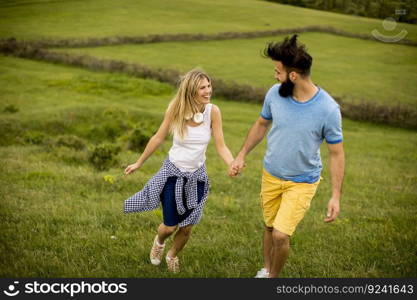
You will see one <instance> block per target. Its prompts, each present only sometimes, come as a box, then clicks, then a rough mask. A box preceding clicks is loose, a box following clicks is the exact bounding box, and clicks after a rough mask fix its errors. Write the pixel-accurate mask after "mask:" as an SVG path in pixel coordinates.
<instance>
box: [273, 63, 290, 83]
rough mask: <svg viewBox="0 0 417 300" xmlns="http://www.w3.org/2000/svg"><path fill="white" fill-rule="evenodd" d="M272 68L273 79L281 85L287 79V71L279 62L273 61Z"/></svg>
mask: <svg viewBox="0 0 417 300" xmlns="http://www.w3.org/2000/svg"><path fill="white" fill-rule="evenodd" d="M274 67H275V68H274V71H275V75H274V77H275V79H276V80H278V81H279V82H281V83H283V82H284V81H285V80H286V78H287V71H286V70H285V67H284V65H283V64H282V62H280V61H274Z"/></svg>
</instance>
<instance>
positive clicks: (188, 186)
mask: <svg viewBox="0 0 417 300" xmlns="http://www.w3.org/2000/svg"><path fill="white" fill-rule="evenodd" d="M172 176H176V177H178V179H177V182H176V184H175V203H176V206H177V211H178V214H179V215H182V214H184V213H185V211H186V208H185V207H184V204H183V200H182V195H183V192H184V194H185V199H186V204H187V208H188V209H193V211H192V212H191V214H190V215H189V216H188V217H187V218H186V219H185V220H184V221H182V222H181V223H179V226H180V227H184V226H187V225H191V224H197V223H198V222H199V221H200V219H201V216H202V214H203V208H204V205H205V203H206V201H207V198H208V192H209V189H210V182H209V179H208V176H207V171H206V166H205V165H202V166H201V167H200V168H199V169H198V170H196V171H194V172H192V173H190V172H181V171H180V170H179V169H178V168H177V167H176V166H175V165H174V164H173V163H172V162H171V161H170V160H169V159H166V160H165V161H164V163H163V164H162V167H161V169H160V170H159V171H158V173H156V174H155V175H154V176H153V177H152V178H151V179H150V180H149V181H148V182H147V183H146V185H145V186H144V187H143V189H142V190H140V191H139V192H137V193H136V194H134V195H133V196H131V197H130V198H129V199H127V200H126V201H125V205H124V212H125V213H131V212H143V211H149V210H153V209H156V208H158V207H159V205H160V203H161V198H160V195H161V193H162V190H163V188H164V186H165V183H166V181H167V179H168V177H172ZM184 178H187V182H186V183H185V185H184ZM197 181H202V182H204V194H203V198H202V199H201V201H200V203H198V196H197ZM183 189H185V190H184V191H183Z"/></svg>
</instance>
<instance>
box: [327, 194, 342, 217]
mask: <svg viewBox="0 0 417 300" xmlns="http://www.w3.org/2000/svg"><path fill="white" fill-rule="evenodd" d="M339 212H340V201H339V199H337V198H335V197H332V198H331V199H330V200H329V203H328V204H327V215H326V218H324V222H326V223H330V222H333V221H334V220H335V219H336V218H337V216H338V215H339Z"/></svg>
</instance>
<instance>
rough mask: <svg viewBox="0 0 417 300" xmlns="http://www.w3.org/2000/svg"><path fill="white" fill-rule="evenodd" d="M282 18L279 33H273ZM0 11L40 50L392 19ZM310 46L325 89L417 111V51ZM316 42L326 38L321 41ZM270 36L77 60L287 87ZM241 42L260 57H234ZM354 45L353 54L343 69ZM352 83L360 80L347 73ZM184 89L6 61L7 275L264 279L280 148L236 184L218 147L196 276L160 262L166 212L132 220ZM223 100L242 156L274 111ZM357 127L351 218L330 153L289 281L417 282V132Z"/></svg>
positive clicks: (193, 262) (3, 25) (194, 11)
mask: <svg viewBox="0 0 417 300" xmlns="http://www.w3.org/2000/svg"><path fill="white" fill-rule="evenodd" d="M80 3H81V2H80ZM277 15H279V16H280V19H279V26H278V25H277V26H275V25H274V24H276V23H274V22H273V21H276V20H277V18H276V16H277ZM0 16H1V17H0V36H1V37H11V36H15V37H18V38H22V39H30V40H36V39H38V38H44V37H49V38H71V37H74V38H82V37H106V36H115V35H145V34H156V33H158V34H160V33H181V32H194V33H198V32H202V33H213V32H224V31H226V30H225V29H227V31H229V30H230V31H253V30H265V28H272V27H273V28H275V27H282V26H281V25H282V24H284V25H285V26H284V27H285V28H291V27H297V26H305V25H310V24H312V25H316V24H321V25H329V26H334V27H336V28H341V29H344V30H348V31H352V32H358V33H369V32H370V30H372V28H375V26H380V24H381V21H380V20H376V19H367V18H359V17H353V16H344V15H339V14H333V13H326V12H322V11H314V10H308V9H302V8H293V7H290V6H286V5H277V4H274V3H268V2H265V1H250V0H242V1H240V3H239V6H236V5H235V4H234V2H233V1H226V0H218V1H215V2H214V1H213V2H206V1H197V0H181V1H175V4H174V2H173V1H162V0H158V1H152V2H149V1H141V2H138V1H133V0H128V1H124V2H123V5H118V6H115V5H114V3H113V2H112V1H109V0H103V1H100V5H98V2H96V1H83V2H82V9H79V8H78V7H77V6H76V5H74V2H65V1H56V2H48V3H47V2H46V1H45V4H44V3H43V1H36V2H33V3H29V2H28V1H14V2H8V1H0ZM167 20H172V22H167ZM35 25H36V26H35ZM400 25H401V26H402V27H404V28H407V30H408V31H409V36H408V38H410V39H415V40H417V26H413V25H408V24H400ZM301 37H302V39H303V41H305V42H306V44H308V46H309V48H311V51H312V54H313V56H314V57H317V65H316V66H317V69H314V70H313V72H314V78H315V77H316V76H317V77H318V79H317V80H318V81H319V82H318V83H319V84H320V85H323V86H324V87H326V88H327V89H329V90H330V91H331V92H332V93H333V92H334V93H336V94H338V95H340V96H343V97H346V99H351V100H357V101H360V100H362V99H364V100H368V101H371V100H372V101H374V100H375V101H378V102H379V101H380V102H379V103H390V99H391V98H394V95H401V100H400V99H398V101H404V102H403V103H404V104H406V105H408V106H410V107H415V106H416V101H415V97H414V98H413V96H414V95H415V92H416V91H415V86H416V84H415V83H416V79H415V71H414V70H415V68H416V65H415V50H414V49H415V48H414V47H409V46H401V45H387V44H380V43H376V42H372V41H363V40H356V39H351V38H342V37H336V36H330V35H327V34H319V33H305V34H302V35H301ZM317 39H319V40H320V41H322V43H319V44H317V43H314V41H315V40H317ZM266 40H269V39H268V38H258V39H241V40H230V41H207V42H184V43H161V44H152V45H151V44H149V45H142V46H133V45H123V46H118V47H100V48H91V49H87V48H84V49H76V50H69V49H64V50H62V51H74V52H76V53H88V54H89V55H92V56H97V57H107V58H117V59H120V60H124V61H131V62H140V63H144V64H147V65H150V66H157V67H158V66H162V67H172V68H175V69H178V70H181V71H185V70H188V69H189V68H191V67H195V66H200V67H202V68H204V69H206V70H207V71H208V72H209V73H210V74H214V75H215V76H216V77H219V78H221V79H225V80H235V81H237V82H240V83H248V82H250V83H251V84H256V85H259V86H262V87H267V86H268V85H271V84H273V83H274V82H273V79H272V68H271V65H270V62H268V61H267V60H265V59H262V58H261V57H260V56H259V49H262V48H263V45H264V43H265V41H266ZM310 45H311V46H310ZM259 46H261V47H259ZM326 46H327V47H326ZM237 47H238V48H239V57H240V58H245V59H241V60H239V61H238V60H237V58H236V57H234V52H233V49H236V48H237ZM346 48H347V49H349V50H350V52H349V54H347V55H346V57H345V56H341V58H340V59H338V60H335V59H332V57H334V56H335V55H337V54H338V53H341V52H342V51H344V50H343V49H346ZM184 49H186V50H187V51H184ZM60 51H61V50H60ZM169 52H171V53H169ZM184 52H186V53H187V56H185V55H184ZM202 52H203V53H204V56H201V53H202ZM222 53H227V54H229V55H224V54H223V55H222ZM350 55H351V56H350ZM227 56H228V57H227ZM202 58H203V60H201V59H202ZM352 62H357V65H358V66H359V68H360V69H359V70H357V69H356V68H355V65H354V64H353V63H352ZM248 70H250V71H251V72H247V71H248ZM328 72H330V74H327V73H328ZM332 72H333V73H332ZM337 72H340V74H337ZM323 73H324V74H323ZM349 73H354V74H353V75H351V76H342V75H345V74H349ZM399 73H400V74H405V75H406V76H404V77H406V79H404V78H401V77H400V76H398V75H399ZM337 75H340V76H337ZM349 78H352V79H349ZM354 78H355V79H357V80H356V81H355V80H354ZM371 78H377V79H378V80H375V81H372V80H371ZM342 80H343V81H342ZM387 82H389V84H388V86H387V85H386V83H387ZM360 84H363V85H364V86H366V87H367V88H366V93H365V91H363V92H364V93H365V94H364V93H359V92H358V89H359V90H360ZM352 85H353V88H352ZM397 86H398V88H397ZM391 87H393V89H391ZM214 88H216V87H214ZM174 91H175V88H174V87H173V86H171V85H168V84H164V83H161V82H158V81H155V80H150V79H143V78H135V77H132V76H128V75H125V74H119V73H107V72H92V71H88V70H85V69H82V68H76V67H70V66H63V65H55V64H51V63H46V62H36V61H32V60H28V59H21V58H15V57H8V56H4V55H0V95H1V96H0V157H1V164H2V172H1V173H0V184H1V193H0V197H1V198H0V276H2V277H146V278H166V277H184V278H189V277H201V278H211V277H226V278H237V277H239V278H241V277H253V276H254V275H255V273H256V271H257V270H258V269H259V268H260V267H261V266H262V249H261V242H262V233H263V224H262V218H261V208H260V205H259V190H260V174H261V170H262V158H263V155H264V152H265V141H263V142H262V143H261V144H260V145H259V146H258V147H257V148H256V149H255V150H254V151H253V153H251V154H250V156H249V157H248V161H247V164H248V166H247V168H246V169H245V172H244V173H243V174H242V176H240V177H237V178H229V177H228V176H227V175H226V170H227V168H226V166H225V165H224V163H223V162H222V161H221V160H220V158H219V157H218V156H217V154H216V152H215V148H214V145H213V143H211V144H210V145H209V148H208V150H207V167H208V174H209V177H210V179H211V184H212V189H211V192H210V197H209V200H208V203H207V205H206V208H205V212H204V216H203V219H202V221H201V223H200V224H199V225H197V226H196V227H195V228H194V233H193V235H192V236H191V239H190V242H189V244H187V246H186V247H185V249H184V250H183V252H181V255H180V259H181V263H182V271H181V273H179V274H176V275H173V274H170V273H168V272H167V270H166V267H165V264H161V266H159V267H155V266H153V265H151V264H150V263H149V262H148V260H149V258H148V255H149V250H150V246H151V243H152V240H153V238H154V235H155V231H156V227H157V225H158V224H159V222H160V221H161V216H162V215H161V211H160V210H155V211H152V212H148V213H143V214H129V215H124V214H123V203H124V200H125V199H127V198H128V197H129V196H131V195H132V194H134V193H136V192H137V191H138V190H140V189H141V188H142V187H143V185H144V184H145V183H146V181H147V180H148V179H149V178H150V177H151V176H152V175H153V174H154V173H155V172H156V171H157V170H158V169H159V168H160V165H161V163H162V161H163V160H164V159H165V158H166V156H167V151H168V150H169V148H170V145H171V138H169V139H167V141H166V142H165V143H164V144H163V145H162V147H161V148H160V149H158V150H157V151H156V152H155V154H154V155H153V156H152V157H151V158H150V159H149V160H148V161H147V162H146V164H145V165H144V166H143V168H142V169H140V170H138V171H137V172H136V173H134V174H132V175H129V176H124V175H123V170H124V168H125V167H126V166H127V165H128V164H130V163H133V162H134V161H135V160H136V159H137V158H138V156H139V154H140V152H141V151H142V149H143V146H144V141H145V142H146V139H147V138H149V136H150V135H151V134H152V133H153V132H154V131H155V130H156V129H157V127H158V125H159V123H160V121H161V120H162V117H163V113H164V111H165V109H166V106H167V104H168V102H169V100H170V99H171V97H172V96H173V94H174ZM393 91H395V93H393ZM212 101H213V103H215V104H217V105H218V106H219V107H220V109H221V111H222V116H223V127H224V128H223V129H224V133H225V140H226V143H227V145H228V146H229V148H230V149H231V150H232V152H233V153H234V154H236V153H237V152H238V151H239V149H240V147H241V145H242V142H243V140H244V138H245V136H246V134H247V131H248V129H249V128H250V126H251V124H252V123H253V121H254V120H255V119H256V118H257V117H258V116H259V112H260V109H261V106H260V104H253V103H242V102H236V101H233V100H232V99H223V98H219V97H214V98H213V99H212ZM394 101H397V98H395V100H394ZM343 128H344V146H345V152H346V161H347V164H346V174H345V182H344V193H343V198H342V204H341V207H342V212H341V215H340V217H339V218H338V219H337V220H336V221H335V222H334V223H332V224H325V223H324V222H323V218H324V214H325V211H326V204H327V201H328V200H329V197H330V188H331V186H330V177H329V173H328V164H327V158H328V157H327V149H326V145H323V146H322V149H321V150H322V151H321V152H322V159H323V163H324V168H323V174H322V176H323V180H322V183H321V184H320V187H319V190H318V193H317V195H316V196H315V198H314V200H313V202H312V205H311V207H310V210H309V212H308V214H307V215H306V217H305V218H304V220H303V221H302V222H301V224H300V225H299V227H298V230H297V232H296V234H295V235H294V237H293V238H292V239H291V252H290V257H289V260H288V262H287V264H286V266H285V268H284V270H283V273H282V276H283V277H416V276H417V269H416V265H417V247H416V241H417V232H416V231H415V223H416V222H415V220H416V218H415V216H416V213H417V205H416V204H417V203H416V194H417V185H416V182H417V172H416V167H417V155H416V146H417V133H416V131H415V130H405V129H400V128H395V127H390V126H386V125H381V124H379V125H376V124H370V123H364V122H357V121H352V120H349V119H347V118H344V120H343ZM168 244H170V242H169V243H168Z"/></svg>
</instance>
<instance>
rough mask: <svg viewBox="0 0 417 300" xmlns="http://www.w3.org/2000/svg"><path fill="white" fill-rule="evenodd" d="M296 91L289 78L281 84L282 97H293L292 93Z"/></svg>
mask: <svg viewBox="0 0 417 300" xmlns="http://www.w3.org/2000/svg"><path fill="white" fill-rule="evenodd" d="M293 91H294V83H293V82H292V81H291V80H290V78H289V77H288V76H287V79H286V80H285V81H284V82H282V83H281V86H280V87H279V94H280V95H281V97H284V98H286V97H288V96H292V92H293Z"/></svg>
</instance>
